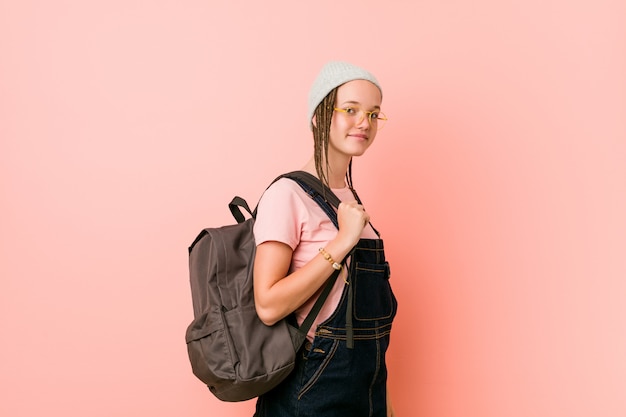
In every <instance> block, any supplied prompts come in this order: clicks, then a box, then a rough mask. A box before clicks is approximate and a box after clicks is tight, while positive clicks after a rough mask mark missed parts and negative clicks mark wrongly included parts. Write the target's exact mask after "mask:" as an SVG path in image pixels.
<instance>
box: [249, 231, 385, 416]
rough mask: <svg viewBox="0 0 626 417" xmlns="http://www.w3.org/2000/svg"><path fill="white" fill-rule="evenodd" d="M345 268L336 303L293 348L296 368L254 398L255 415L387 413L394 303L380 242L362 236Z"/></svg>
mask: <svg viewBox="0 0 626 417" xmlns="http://www.w3.org/2000/svg"><path fill="white" fill-rule="evenodd" d="M348 267H349V279H348V282H349V284H347V285H346V286H345V288H344V291H343V294H342V298H341V301H340V303H339V306H338V307H337V309H336V310H335V312H334V313H333V314H332V315H331V317H329V318H328V320H326V321H325V322H324V323H322V324H321V325H319V326H318V328H317V329H316V332H315V338H314V340H313V343H306V344H305V346H304V347H303V348H302V349H301V351H300V352H299V353H298V362H297V364H296V368H295V370H294V371H293V372H292V373H291V374H290V375H289V376H288V377H287V379H286V380H284V381H283V382H282V383H281V384H280V385H279V386H277V387H276V388H275V389H273V390H272V391H270V392H268V393H267V394H264V395H262V396H261V397H259V398H258V400H257V408H256V413H255V417H335V416H336V417H351V416H354V417H367V416H371V417H386V415H387V414H386V413H387V400H386V382H387V367H386V363H385V354H386V351H387V348H388V346H389V337H390V333H391V325H392V322H393V319H394V317H395V314H396V311H397V302H396V298H395V297H394V295H393V292H392V290H391V286H390V285H389V265H388V263H387V262H386V261H385V253H384V248H383V241H382V240H380V239H361V240H360V241H359V243H358V244H357V246H356V247H355V249H354V251H353V253H352V255H351V258H350V263H349V265H348ZM350 306H351V308H350ZM349 308H350V310H351V311H349ZM350 319H351V320H350ZM350 321H351V322H352V327H353V331H352V334H353V340H354V346H353V348H349V347H348V343H347V339H348V335H349V333H350V332H349V331H348V330H347V326H346V323H349V322H350Z"/></svg>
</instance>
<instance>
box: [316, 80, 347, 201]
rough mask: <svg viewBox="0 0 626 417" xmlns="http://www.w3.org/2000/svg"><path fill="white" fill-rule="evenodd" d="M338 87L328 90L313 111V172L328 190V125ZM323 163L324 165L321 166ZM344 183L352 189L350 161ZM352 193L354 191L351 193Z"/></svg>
mask: <svg viewBox="0 0 626 417" xmlns="http://www.w3.org/2000/svg"><path fill="white" fill-rule="evenodd" d="M338 88H339V87H336V88H333V89H332V90H330V92H329V93H328V95H327V96H326V97H324V99H323V100H322V101H321V102H320V104H319V105H318V106H317V108H316V109H315V124H314V125H313V146H314V156H315V170H316V171H317V176H318V177H319V179H320V180H321V181H322V183H323V184H325V185H326V186H328V188H330V183H329V180H328V175H329V174H328V171H329V164H328V143H329V140H330V123H331V121H332V118H333V113H334V111H335V100H336V98H337V89H338ZM322 163H324V165H322ZM346 182H347V184H348V187H350V190H353V188H352V159H350V164H349V166H348V172H346ZM353 192H354V191H353Z"/></svg>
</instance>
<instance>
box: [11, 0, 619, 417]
mask: <svg viewBox="0 0 626 417" xmlns="http://www.w3.org/2000/svg"><path fill="white" fill-rule="evenodd" d="M625 16H626V6H625V3H624V2H623V1H619V0H615V1H611V0H598V1H574V2H572V1H565V0H542V1H535V0H531V1H525V2H502V1H495V0H475V1H471V2H470V1H465V2H464V1H433V0H426V1H406V2H403V1H395V2H391V1H390V2H380V1H376V2H374V1H367V0H364V1H359V2H340V3H338V2H333V1H316V2H292V1H290V2H287V1H270V2H244V1H230V2H217V1H213V2H212V1H168V0H161V1H151V2H146V1H136V0H130V1H129V0H124V1H121V0H108V1H89V2H86V1H78V0H59V1H54V2H47V1H34V0H24V1H19V2H18V1H8V0H6V1H0V198H1V200H0V203H1V206H0V208H1V215H0V245H1V246H0V276H1V288H0V326H1V327H0V331H1V335H2V343H1V344H0V369H1V372H0V384H1V385H2V395H1V397H2V399H1V401H0V415H2V416H11V417H21V416H39V415H63V416H93V417H96V416H107V417H108V416H153V417H159V416H178V415H185V416H206V415H211V416H232V417H239V416H250V415H251V413H252V409H253V405H254V404H253V402H247V403H240V404H226V403H220V402H219V401H217V400H216V399H214V398H213V397H212V396H211V395H210V394H209V393H208V391H207V390H206V388H205V387H204V386H202V384H201V383H200V382H199V381H197V380H196V379H195V378H194V377H193V375H192V374H191V371H190V367H189V364H188V360H187V357H186V350H185V344H184V331H185V328H186V326H187V323H188V322H189V321H190V320H191V315H192V311H191V301H190V291H189V286H188V275H187V253H186V248H187V246H188V245H189V243H190V242H191V240H192V239H193V238H194V237H195V234H196V233H197V232H198V231H199V230H200V229H201V228H202V227H204V226H217V225H221V224H224V223H227V222H230V221H231V218H230V214H229V212H228V210H227V207H226V204H227V203H228V201H229V200H230V198H231V197H233V196H234V195H235V194H239V195H242V196H244V197H245V198H247V199H248V200H249V201H251V202H253V203H255V202H256V201H257V199H258V197H259V195H260V192H261V190H262V189H263V187H264V186H265V185H266V184H267V183H268V181H269V180H271V179H272V178H273V177H274V176H275V175H277V174H279V173H281V172H283V171H286V170H290V169H296V168H299V167H300V166H302V165H303V164H304V162H305V161H306V160H307V159H308V156H309V154H310V152H311V149H312V147H311V139H310V135H309V131H308V129H307V122H306V120H305V114H306V94H307V91H308V88H309V86H310V84H311V82H312V80H313V78H314V76H315V74H316V73H317V71H318V70H319V68H320V67H321V65H322V64H323V63H324V62H325V61H326V60H328V59H337V58H339V59H346V60H349V61H352V62H354V63H357V64H360V65H363V66H365V67H367V68H369V69H370V70H371V71H372V72H374V73H375V74H376V75H377V76H378V78H379V80H380V81H381V83H382V85H383V86H384V89H385V100H384V107H385V111H386V112H387V114H388V115H389V116H390V118H391V121H390V122H389V124H388V125H387V126H386V127H385V130H383V131H382V132H381V133H380V135H379V136H378V138H377V141H376V143H375V144H374V146H373V147H372V148H371V150H370V151H369V153H368V154H367V155H366V156H364V157H363V158H361V159H359V160H358V161H356V162H355V184H356V186H357V188H358V189H359V192H360V194H361V195H362V197H363V199H364V200H365V202H366V204H367V207H368V209H369V211H370V212H371V213H372V216H373V218H374V219H375V224H376V226H377V227H378V228H379V229H380V230H381V231H382V232H383V236H384V238H385V241H386V245H387V247H388V252H389V257H390V260H391V261H392V270H393V274H392V280H393V284H394V288H395V291H396V293H397V296H398V299H399V302H400V313H399V316H398V320H397V324H396V327H395V333H394V335H393V341H392V348H391V351H390V353H389V367H390V385H391V388H392V390H393V395H394V402H395V404H396V409H397V412H398V413H397V414H398V416H403V417H407V416H429V417H464V416H470V417H522V416H524V417H526V416H531V415H532V416H542V417H553V416H564V417H578V416H580V417H583V416H585V417H587V416H604V417H606V416H623V415H626V396H625V395H624V393H625V392H626V359H625V358H626V302H625V301H626V300H625V298H626V256H625V252H626V216H624V213H625V212H626V163H625V161H626V117H625V116H626V76H625V74H626V46H625V45H626V43H625V40H626V36H625V35H626V32H625V30H624V27H625V23H626V22H625V20H626V17H625Z"/></svg>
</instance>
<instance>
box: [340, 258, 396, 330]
mask: <svg viewBox="0 0 626 417" xmlns="http://www.w3.org/2000/svg"><path fill="white" fill-rule="evenodd" d="M350 285H354V317H355V318H356V319H357V320H383V319H391V318H393V316H394V314H395V303H396V302H395V297H394V295H393V292H392V291H391V285H389V263H387V262H384V263H380V264H369V263H363V262H357V263H356V265H355V266H354V271H353V274H352V277H351V280H350Z"/></svg>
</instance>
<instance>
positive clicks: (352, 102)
mask: <svg viewBox="0 0 626 417" xmlns="http://www.w3.org/2000/svg"><path fill="white" fill-rule="evenodd" d="M346 104H356V105H359V106H360V105H361V103H359V102H358V101H353V100H348V101H342V105H344V106H345V105H346ZM374 109H375V110H380V106H374Z"/></svg>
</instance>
